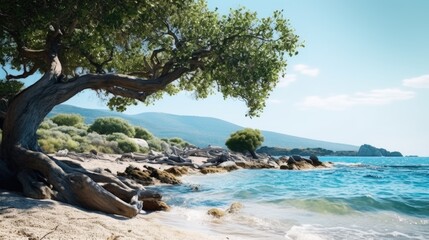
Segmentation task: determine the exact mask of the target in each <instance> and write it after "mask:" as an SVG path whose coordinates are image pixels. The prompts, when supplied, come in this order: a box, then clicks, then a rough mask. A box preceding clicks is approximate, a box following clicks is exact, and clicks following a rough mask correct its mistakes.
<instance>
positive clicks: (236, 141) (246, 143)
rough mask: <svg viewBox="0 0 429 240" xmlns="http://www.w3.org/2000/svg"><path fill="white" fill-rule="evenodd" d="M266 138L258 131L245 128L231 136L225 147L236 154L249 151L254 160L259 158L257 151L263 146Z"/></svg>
mask: <svg viewBox="0 0 429 240" xmlns="http://www.w3.org/2000/svg"><path fill="white" fill-rule="evenodd" d="M263 141H264V137H263V136H262V134H261V132H260V131H259V130H257V129H251V128H245V129H243V130H239V131H236V132H235V133H233V134H231V136H230V137H229V139H228V140H226V143H225V145H226V146H227V147H228V148H229V149H230V150H231V151H236V152H243V153H244V152H246V151H249V152H250V154H252V156H253V158H257V155H256V153H255V150H256V149H257V148H258V147H259V146H261V144H262V142H263Z"/></svg>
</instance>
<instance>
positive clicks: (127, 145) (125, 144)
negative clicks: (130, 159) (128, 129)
mask: <svg viewBox="0 0 429 240" xmlns="http://www.w3.org/2000/svg"><path fill="white" fill-rule="evenodd" d="M118 147H119V149H121V151H123V152H124V153H129V152H137V151H138V150H139V146H138V145H137V144H136V143H135V142H134V141H133V140H131V139H121V140H118Z"/></svg>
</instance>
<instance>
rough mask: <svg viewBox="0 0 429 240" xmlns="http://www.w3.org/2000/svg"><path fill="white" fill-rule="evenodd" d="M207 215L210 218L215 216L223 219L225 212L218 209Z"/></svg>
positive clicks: (209, 211) (213, 209) (211, 210)
mask: <svg viewBox="0 0 429 240" xmlns="http://www.w3.org/2000/svg"><path fill="white" fill-rule="evenodd" d="M207 214H208V215H210V216H213V217H215V218H221V217H223V216H225V212H224V211H223V210H221V209H218V208H212V209H209V210H208V211H207Z"/></svg>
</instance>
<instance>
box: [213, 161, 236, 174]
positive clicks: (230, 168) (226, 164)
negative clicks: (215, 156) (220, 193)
mask: <svg viewBox="0 0 429 240" xmlns="http://www.w3.org/2000/svg"><path fill="white" fill-rule="evenodd" d="M217 166H218V167H221V168H223V169H225V170H227V171H228V172H230V171H233V170H237V169H238V166H237V164H235V162H233V161H226V162H223V163H221V164H219V165H217Z"/></svg>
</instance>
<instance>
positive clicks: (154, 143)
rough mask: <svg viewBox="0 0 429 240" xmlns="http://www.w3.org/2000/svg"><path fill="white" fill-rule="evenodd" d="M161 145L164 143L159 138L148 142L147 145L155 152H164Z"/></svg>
mask: <svg viewBox="0 0 429 240" xmlns="http://www.w3.org/2000/svg"><path fill="white" fill-rule="evenodd" d="M161 143H162V141H161V140H160V139H159V138H152V139H150V140H147V144H148V145H149V148H150V149H153V150H155V151H162V145H161Z"/></svg>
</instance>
